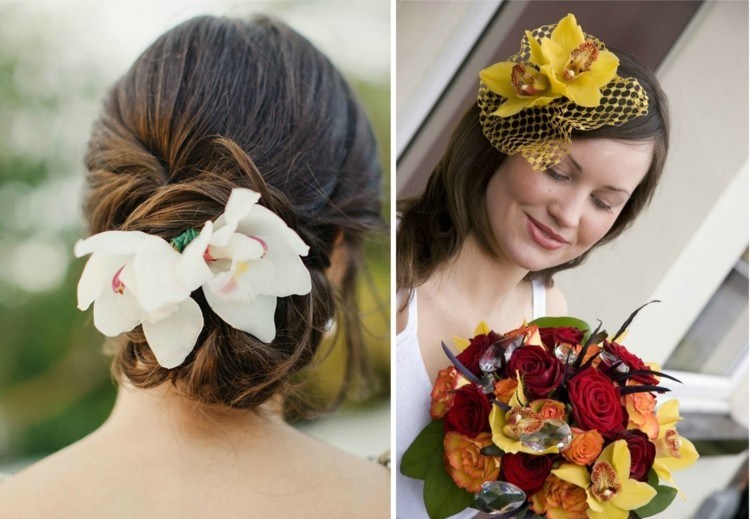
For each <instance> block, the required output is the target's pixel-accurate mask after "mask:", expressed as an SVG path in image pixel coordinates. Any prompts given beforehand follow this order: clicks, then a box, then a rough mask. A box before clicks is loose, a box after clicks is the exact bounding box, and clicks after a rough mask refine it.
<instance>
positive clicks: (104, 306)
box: [94, 290, 143, 337]
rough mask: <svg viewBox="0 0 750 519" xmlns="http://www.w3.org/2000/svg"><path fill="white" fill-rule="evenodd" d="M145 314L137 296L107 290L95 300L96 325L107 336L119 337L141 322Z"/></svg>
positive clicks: (126, 292)
mask: <svg viewBox="0 0 750 519" xmlns="http://www.w3.org/2000/svg"><path fill="white" fill-rule="evenodd" d="M142 318H143V314H142V313H141V310H140V308H139V306H138V302H137V301H136V299H135V296H134V295H133V294H131V293H130V292H128V291H127V290H126V291H125V292H124V293H123V294H116V293H115V292H107V291H105V292H104V293H102V295H101V296H99V297H98V298H97V299H96V301H94V326H96V329H97V330H99V331H100V332H102V333H103V334H104V335H106V336H107V337H117V336H118V335H120V334H121V333H124V332H129V331H130V330H132V329H133V328H135V327H136V326H138V325H139V324H141V320H142Z"/></svg>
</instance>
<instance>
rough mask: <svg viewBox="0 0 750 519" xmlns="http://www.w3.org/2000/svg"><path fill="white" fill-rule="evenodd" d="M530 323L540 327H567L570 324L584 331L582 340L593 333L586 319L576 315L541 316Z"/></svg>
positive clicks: (584, 340)
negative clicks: (577, 317) (578, 317)
mask: <svg viewBox="0 0 750 519" xmlns="http://www.w3.org/2000/svg"><path fill="white" fill-rule="evenodd" d="M529 324H535V325H537V326H538V327H539V328H565V327H568V326H569V327H571V328H577V329H579V330H581V331H582V332H583V340H582V342H586V339H588V337H589V335H591V327H590V326H589V325H588V324H587V323H586V322H585V321H582V320H580V319H576V318H575V317H540V318H539V319H534V320H533V321H531V322H530V323H529Z"/></svg>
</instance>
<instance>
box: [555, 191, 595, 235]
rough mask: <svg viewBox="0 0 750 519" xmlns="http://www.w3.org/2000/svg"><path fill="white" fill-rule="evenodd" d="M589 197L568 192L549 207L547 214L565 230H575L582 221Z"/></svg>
mask: <svg viewBox="0 0 750 519" xmlns="http://www.w3.org/2000/svg"><path fill="white" fill-rule="evenodd" d="M587 198H588V197H587V196H586V195H584V194H583V193H574V192H572V191H568V192H567V193H566V194H565V196H560V197H559V198H556V199H555V200H553V201H552V202H551V203H550V204H549V205H548V206H547V212H549V214H550V216H552V218H554V220H555V222H557V224H558V225H559V226H560V227H563V228H575V227H577V226H578V222H579V221H580V220H581V215H582V214H583V210H584V207H585V204H586V200H587Z"/></svg>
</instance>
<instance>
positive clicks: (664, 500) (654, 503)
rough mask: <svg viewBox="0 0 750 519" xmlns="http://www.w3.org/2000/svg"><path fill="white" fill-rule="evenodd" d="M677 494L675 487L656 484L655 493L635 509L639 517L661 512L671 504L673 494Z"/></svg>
mask: <svg viewBox="0 0 750 519" xmlns="http://www.w3.org/2000/svg"><path fill="white" fill-rule="evenodd" d="M676 495H677V489H676V488H674V487H670V486H667V485H657V486H656V495H655V496H654V498H653V499H652V500H651V501H649V502H648V503H647V504H645V505H643V506H642V507H640V508H638V509H637V510H635V513H637V514H638V516H639V517H651V516H652V515H656V514H658V513H659V512H663V511H664V510H666V508H667V507H668V506H669V505H670V504H672V501H673V500H674V496H676Z"/></svg>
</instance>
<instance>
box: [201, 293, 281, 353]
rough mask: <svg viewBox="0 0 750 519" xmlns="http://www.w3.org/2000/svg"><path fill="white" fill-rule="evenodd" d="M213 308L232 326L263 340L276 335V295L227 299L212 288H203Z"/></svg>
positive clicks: (271, 338) (268, 340)
mask: <svg viewBox="0 0 750 519" xmlns="http://www.w3.org/2000/svg"><path fill="white" fill-rule="evenodd" d="M203 292H204V294H205V295H206V301H207V302H208V304H209V305H210V306H211V309H212V310H213V311H214V312H215V313H216V315H218V316H219V317H221V318H222V319H223V320H224V321H226V322H227V323H228V324H229V325H230V326H233V327H235V328H237V329H238V330H242V331H243V332H247V333H249V334H251V335H254V336H255V337H257V338H258V339H259V340H261V341H263V342H271V341H272V340H273V339H274V338H275V337H276V323H275V322H274V312H275V311H276V297H274V296H258V297H256V298H255V299H254V300H253V301H250V302H248V301H226V300H224V299H221V298H220V297H217V296H216V294H214V292H213V291H212V290H210V289H209V290H205V289H204V290H203Z"/></svg>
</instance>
